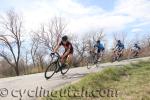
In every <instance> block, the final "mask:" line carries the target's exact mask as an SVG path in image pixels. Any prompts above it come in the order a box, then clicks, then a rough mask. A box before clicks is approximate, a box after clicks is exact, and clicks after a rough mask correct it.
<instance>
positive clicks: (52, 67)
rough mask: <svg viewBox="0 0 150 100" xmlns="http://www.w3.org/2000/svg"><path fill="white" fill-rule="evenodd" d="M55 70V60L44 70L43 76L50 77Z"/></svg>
mask: <svg viewBox="0 0 150 100" xmlns="http://www.w3.org/2000/svg"><path fill="white" fill-rule="evenodd" d="M56 70H57V63H56V62H53V63H51V64H50V65H49V66H48V67H47V69H46V70H45V78H46V79H50V78H51V77H52V76H53V75H54V74H55V72H56Z"/></svg>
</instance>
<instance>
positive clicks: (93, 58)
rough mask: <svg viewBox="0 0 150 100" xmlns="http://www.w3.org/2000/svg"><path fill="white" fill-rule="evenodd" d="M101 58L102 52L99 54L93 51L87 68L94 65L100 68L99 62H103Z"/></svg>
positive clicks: (88, 59)
mask: <svg viewBox="0 0 150 100" xmlns="http://www.w3.org/2000/svg"><path fill="white" fill-rule="evenodd" d="M101 59H102V56H101V52H100V54H98V53H95V52H92V51H91V52H90V56H89V57H88V58H87V69H91V68H92V67H93V65H95V66H96V68H98V65H99V63H101Z"/></svg>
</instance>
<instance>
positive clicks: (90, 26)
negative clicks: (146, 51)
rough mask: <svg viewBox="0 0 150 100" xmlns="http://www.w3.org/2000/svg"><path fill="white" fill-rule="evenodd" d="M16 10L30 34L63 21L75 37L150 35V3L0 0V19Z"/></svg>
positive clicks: (140, 0) (133, 0)
mask: <svg viewBox="0 0 150 100" xmlns="http://www.w3.org/2000/svg"><path fill="white" fill-rule="evenodd" d="M10 9H15V11H17V12H18V13H19V14H21V15H22V16H23V19H24V26H25V28H26V29H28V30H35V29H38V27H39V26H40V24H41V23H48V21H49V20H50V19H51V18H53V17H55V16H60V17H63V18H64V19H65V21H66V23H67V25H68V26H67V29H68V30H69V31H70V32H71V33H72V34H77V35H80V34H86V33H88V32H90V31H99V30H101V29H103V30H104V32H105V33H106V35H107V37H108V38H110V37H111V36H112V34H113V33H115V32H126V33H128V38H135V36H139V37H141V36H143V35H144V34H148V33H149V34H150V28H149V26H150V0H0V15H3V14H4V13H5V12H6V11H8V10H10Z"/></svg>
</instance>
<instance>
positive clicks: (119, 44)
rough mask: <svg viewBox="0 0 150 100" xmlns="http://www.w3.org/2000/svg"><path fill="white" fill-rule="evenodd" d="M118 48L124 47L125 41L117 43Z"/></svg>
mask: <svg viewBox="0 0 150 100" xmlns="http://www.w3.org/2000/svg"><path fill="white" fill-rule="evenodd" d="M116 48H117V49H124V44H123V43H118V44H117V45H116Z"/></svg>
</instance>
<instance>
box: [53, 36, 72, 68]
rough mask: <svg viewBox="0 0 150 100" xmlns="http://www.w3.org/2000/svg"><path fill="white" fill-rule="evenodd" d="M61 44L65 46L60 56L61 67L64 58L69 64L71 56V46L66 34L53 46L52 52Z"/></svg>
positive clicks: (63, 64)
mask: <svg viewBox="0 0 150 100" xmlns="http://www.w3.org/2000/svg"><path fill="white" fill-rule="evenodd" d="M61 46H63V47H64V48H65V52H64V53H63V55H62V56H61V64H62V66H61V67H65V60H67V63H69V64H71V63H72V58H73V46H72V43H71V42H70V41H69V40H68V37H67V36H66V35H65V36H63V37H62V40H61V42H60V43H59V44H58V45H57V46H56V48H54V52H57V51H58V49H59V48H60V47H61Z"/></svg>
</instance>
